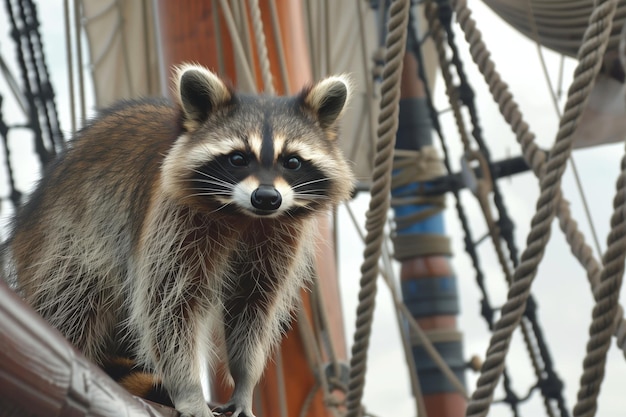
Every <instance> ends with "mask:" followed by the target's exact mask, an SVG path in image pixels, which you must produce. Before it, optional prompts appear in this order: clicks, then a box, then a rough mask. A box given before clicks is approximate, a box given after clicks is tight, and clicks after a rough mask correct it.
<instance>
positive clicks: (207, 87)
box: [6, 65, 354, 417]
mask: <svg viewBox="0 0 626 417" xmlns="http://www.w3.org/2000/svg"><path fill="white" fill-rule="evenodd" d="M174 81H175V82H174V84H175V87H174V90H175V96H176V99H175V100H174V101H175V103H174V104H169V103H167V102H165V101H161V100H147V99H146V100H140V101H129V102H123V103H121V104H118V105H116V106H114V107H113V108H110V109H108V110H105V111H103V112H102V113H101V114H100V115H99V116H97V117H96V118H95V119H94V120H92V121H91V122H90V123H89V124H88V125H87V126H86V127H85V128H84V129H83V130H82V131H80V132H79V133H78V135H77V137H76V138H75V139H74V140H73V142H72V143H71V145H70V147H69V149H68V151H67V152H65V153H64V154H63V155H62V156H60V157H59V158H58V159H57V160H56V161H55V162H53V163H52V164H51V166H50V167H49V169H48V171H47V174H46V175H45V176H44V178H43V179H42V180H41V183H40V184H39V186H38V188H37V189H36V190H35V191H34V193H33V195H32V196H31V197H30V199H29V201H28V202H27V203H26V205H25V206H24V207H23V208H22V209H21V210H20V211H19V212H18V214H17V216H16V219H15V222H14V230H13V231H12V235H11V237H10V239H9V241H8V245H7V253H6V256H7V257H8V258H9V259H10V262H11V267H10V268H9V269H10V270H11V271H12V273H13V274H14V275H13V278H12V279H13V280H14V281H15V282H17V287H18V290H19V292H21V294H22V295H23V297H24V298H25V300H26V301H27V302H28V303H29V304H30V305H31V306H33V307H34V308H35V309H36V310H37V311H38V312H39V313H40V314H41V315H42V316H43V317H44V318H45V319H47V320H48V321H49V322H50V323H51V324H52V325H53V326H54V327H56V328H57V329H59V330H60V331H61V332H62V333H63V334H64V335H65V336H66V337H67V339H69V341H70V342H71V343H73V344H74V345H75V346H76V347H77V348H78V349H80V350H81V351H82V352H84V354H85V355H86V356H87V357H88V358H89V359H91V360H92V361H94V362H96V363H98V364H103V363H104V362H106V360H107V358H108V357H111V356H115V355H117V354H118V353H119V351H126V349H129V350H130V351H131V352H132V354H133V357H134V358H136V359H137V361H138V363H140V364H141V366H143V367H144V368H145V369H147V370H149V371H151V372H152V371H153V372H154V373H155V374H156V375H157V376H158V377H159V378H160V380H161V381H162V384H163V387H164V389H165V390H166V391H167V393H168V394H169V397H170V398H171V399H172V401H173V404H174V406H175V407H176V409H177V410H178V411H179V412H180V413H181V414H182V415H183V416H195V417H208V416H210V415H211V413H210V410H209V408H208V406H207V405H206V402H205V399H204V397H203V390H202V385H201V384H202V379H203V378H202V377H201V375H203V373H206V367H207V366H209V364H210V363H212V361H213V360H214V359H215V358H221V359H223V360H225V362H226V363H227V364H228V370H229V373H230V375H229V376H227V378H228V379H229V380H230V381H231V382H232V383H234V391H233V395H232V398H231V400H230V401H229V402H228V403H226V404H225V405H224V406H223V407H222V408H221V409H219V410H218V411H220V412H232V415H233V416H235V417H236V416H247V417H252V416H253V413H252V393H253V388H254V386H255V384H256V383H257V381H258V380H259V378H260V376H261V374H262V372H263V369H264V366H265V362H266V360H267V358H268V355H269V353H270V351H271V349H272V347H273V346H275V345H276V343H277V342H278V341H279V340H280V338H281V333H282V329H283V327H284V324H285V323H287V322H289V320H290V314H291V311H292V309H293V308H294V303H295V301H296V298H297V297H298V295H299V291H300V289H301V288H302V287H303V286H305V285H306V277H307V276H309V273H310V271H309V268H310V267H311V252H312V248H311V244H312V242H313V240H314V239H313V237H312V236H313V234H314V233H315V229H316V226H315V224H316V218H317V217H319V215H320V214H323V213H327V212H328V210H329V209H330V208H332V207H333V206H335V205H336V204H338V203H339V202H341V201H342V200H345V199H347V198H349V196H350V194H351V191H352V188H353V181H354V180H353V174H352V173H351V170H350V167H349V165H348V163H347V161H346V160H345V159H344V157H343V156H342V154H341V151H340V149H339V148H338V144H337V140H338V139H337V137H338V126H337V124H338V120H339V118H340V116H341V115H342V113H343V111H344V109H345V107H346V103H347V101H348V99H349V95H350V83H349V80H348V78H347V77H346V76H343V75H340V76H331V77H328V78H326V79H324V80H322V81H320V82H318V83H317V84H315V85H312V86H309V87H306V88H304V89H303V90H302V91H301V92H300V93H299V94H297V95H295V96H293V97H268V96H262V95H260V96H256V95H246V94H240V93H236V92H235V91H234V90H233V88H232V87H230V86H229V85H228V84H227V83H225V82H223V81H222V80H220V78H218V77H217V76H216V75H215V74H213V73H212V72H210V71H209V70H207V69H205V68H203V67H200V66H197V65H183V66H181V67H180V68H178V69H177V70H176V72H175V76H174ZM121 346H122V347H123V348H120V347H121Z"/></svg>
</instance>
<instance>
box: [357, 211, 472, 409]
mask: <svg viewBox="0 0 626 417" xmlns="http://www.w3.org/2000/svg"><path fill="white" fill-rule="evenodd" d="M346 208H347V210H348V214H349V216H350V219H351V220H352V223H353V225H354V226H355V229H356V231H357V233H358V234H359V237H360V238H361V241H364V240H365V237H364V235H363V232H362V231H361V229H360V227H359V222H358V220H357V219H356V216H355V215H354V213H353V212H352V209H351V208H350V206H349V205H348V204H347V203H346ZM382 255H383V256H382V259H383V263H387V264H389V263H390V262H389V250H388V248H387V247H386V246H384V245H383V253H382ZM389 271H392V268H391V266H388V267H387V268H381V270H380V273H381V275H382V277H383V281H384V283H385V284H386V285H387V288H388V289H389V293H390V294H391V301H392V302H393V304H394V307H395V308H396V312H397V313H398V314H399V315H401V316H402V317H403V318H404V319H405V323H406V324H408V326H409V328H410V329H411V330H412V331H413V332H414V335H415V337H416V338H417V340H419V341H420V343H421V345H422V347H423V348H424V350H425V351H426V353H427V354H428V356H429V357H430V359H431V360H432V361H433V362H434V363H435V364H436V365H437V367H438V368H439V369H440V370H441V372H442V373H443V374H444V376H445V377H446V378H447V379H448V381H449V382H450V383H451V384H452V385H454V386H455V388H456V389H457V391H458V392H459V393H460V394H461V395H463V396H464V397H466V398H467V397H468V395H467V391H466V389H465V385H464V384H463V382H461V381H460V380H459V379H458V378H457V376H456V375H455V374H454V372H453V371H452V369H450V366H449V365H448V363H447V362H446V361H445V360H444V359H443V357H442V356H441V354H440V353H439V351H438V350H437V348H436V347H435V345H434V344H433V341H431V338H430V337H429V336H428V335H427V334H426V333H425V331H424V330H423V329H422V328H421V326H420V325H419V323H418V322H417V320H416V319H415V317H413V315H412V313H411V312H410V311H409V309H408V308H407V307H406V305H405V304H404V302H403V300H402V298H401V296H400V294H399V293H398V288H397V287H396V285H395V284H394V280H392V279H391V273H390V272H389ZM401 333H402V332H401ZM409 360H410V361H412V360H413V358H412V356H411V355H408V357H407V361H409ZM414 368H415V367H414V366H413V367H412V369H414ZM415 383H416V384H417V385H416V386H415V387H416V388H419V380H417V379H416V380H415ZM416 398H417V396H416ZM418 401H419V398H418ZM418 415H420V416H421V414H418Z"/></svg>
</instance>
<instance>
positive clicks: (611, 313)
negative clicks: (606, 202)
mask: <svg viewBox="0 0 626 417" xmlns="http://www.w3.org/2000/svg"><path fill="white" fill-rule="evenodd" d="M614 4H615V3H613V8H614V7H615V6H614ZM610 6H611V5H610V4H609V5H608V6H606V9H607V10H608V11H609V12H610V9H609V7H610ZM607 15H608V13H607ZM609 28H610V25H609ZM621 168H622V172H621V174H620V176H619V178H618V180H617V187H616V188H617V192H616V194H615V198H614V199H613V207H614V211H613V215H612V216H611V232H610V233H609V237H608V239H607V246H608V247H607V250H606V252H605V254H604V256H603V258H602V263H603V264H604V269H603V270H602V274H601V275H600V282H599V284H598V285H597V286H596V287H595V288H594V296H595V297H596V305H595V306H594V308H593V321H592V323H591V325H590V327H589V342H588V343H587V354H586V356H585V359H584V361H583V375H582V376H581V378H580V389H579V390H578V396H577V398H578V401H577V403H576V406H575V407H574V416H575V417H583V416H584V417H587V416H593V415H595V412H596V409H597V398H598V393H599V392H600V386H601V385H602V380H603V377H604V365H605V363H606V354H607V351H608V350H609V346H610V343H611V334H612V333H613V331H614V329H615V324H616V322H615V318H616V313H617V311H618V307H619V305H618V297H619V292H620V289H621V285H622V278H623V275H624V258H626V218H625V214H626V213H625V211H624V210H625V209H626V155H624V157H623V158H622V164H621Z"/></svg>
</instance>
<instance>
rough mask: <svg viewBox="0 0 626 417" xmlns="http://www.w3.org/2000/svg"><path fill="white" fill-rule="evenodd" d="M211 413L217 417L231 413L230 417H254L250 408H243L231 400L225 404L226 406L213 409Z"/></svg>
mask: <svg viewBox="0 0 626 417" xmlns="http://www.w3.org/2000/svg"><path fill="white" fill-rule="evenodd" d="M213 412H214V413H217V414H219V415H221V414H226V413H231V414H230V417H256V416H255V415H254V414H253V413H252V408H250V407H243V406H241V405H240V404H237V403H236V402H235V401H233V400H231V401H229V402H227V403H226V404H224V405H223V406H221V407H216V408H214V409H213Z"/></svg>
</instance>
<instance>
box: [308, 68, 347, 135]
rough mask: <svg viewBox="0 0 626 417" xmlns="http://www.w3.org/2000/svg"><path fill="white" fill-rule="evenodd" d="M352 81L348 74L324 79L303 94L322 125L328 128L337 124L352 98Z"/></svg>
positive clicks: (309, 107)
mask: <svg viewBox="0 0 626 417" xmlns="http://www.w3.org/2000/svg"><path fill="white" fill-rule="evenodd" d="M350 84H351V82H350V78H349V77H348V76H347V75H335V76H331V77H328V78H325V79H323V80H322V81H320V82H318V83H317V84H315V85H314V86H312V87H309V88H305V89H304V90H303V91H302V93H300V94H301V98H302V100H303V103H304V105H305V106H306V107H307V108H308V109H310V110H311V111H313V114H314V115H315V117H316V118H317V121H318V122H319V124H320V126H321V127H322V128H323V129H327V128H329V127H331V126H333V125H334V124H335V122H336V121H337V120H338V119H339V116H341V114H342V113H343V111H344V109H345V108H346V103H347V102H348V100H349V99H350V93H351V90H352V88H351V85H350Z"/></svg>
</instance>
